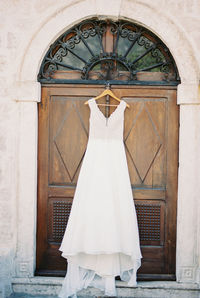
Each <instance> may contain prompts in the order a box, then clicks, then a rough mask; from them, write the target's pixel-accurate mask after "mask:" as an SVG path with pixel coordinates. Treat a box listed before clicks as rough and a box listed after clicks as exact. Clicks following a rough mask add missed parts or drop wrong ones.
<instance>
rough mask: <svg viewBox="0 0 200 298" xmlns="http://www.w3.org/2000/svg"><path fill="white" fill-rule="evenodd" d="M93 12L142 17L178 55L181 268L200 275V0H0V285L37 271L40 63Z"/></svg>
mask: <svg viewBox="0 0 200 298" xmlns="http://www.w3.org/2000/svg"><path fill="white" fill-rule="evenodd" d="M90 16H99V17H105V16H109V17H112V18H115V19H117V18H119V17H122V18H129V19H130V20H132V21H135V22H138V23H141V24H142V25H144V26H146V27H148V28H149V29H150V30H152V31H153V32H154V33H155V34H157V35H158V36H159V37H160V38H161V39H162V40H163V41H164V42H165V43H166V44H167V46H168V47H169V48H170V50H171V52H172V54H173V56H174V59H175V60H176V62H177V65H178V68H179V72H180V74H181V81H182V85H181V86H180V87H179V90H178V103H179V104H181V109H180V114H181V118H180V121H181V122H180V125H181V126H180V127H181V128H180V169H179V178H180V179H179V202H178V207H179V209H178V216H179V218H178V223H179V224H178V242H177V248H178V249H180V252H181V251H182V254H181V253H180V254H178V256H177V268H178V269H177V276H178V280H180V281H191V282H200V280H199V279H200V277H199V258H200V245H199V239H198V237H197V235H199V234H200V233H199V225H198V224H199V223H198V218H200V204H198V201H199V200H198V199H199V193H200V181H199V177H200V173H199V169H200V156H199V155H200V153H199V152H198V151H200V150H199V148H200V135H199V134H200V133H199V132H200V106H199V104H200V98H199V89H198V81H199V69H200V51H199V48H200V1H199V0H176V1H173V0H141V1H135V0H129V1H128V0H110V1H107V0H83V1H78V0H77V1H75V0H71V1H70V0H60V1H55V0H43V1H41V0H40V1H39V0H34V1H28V0H6V1H0V32H1V35H0V116H1V122H0V152H1V154H0V189H1V199H0V256H1V260H0V280H1V283H0V286H1V288H0V291H1V290H2V291H4V290H5V289H6V291H7V292H9V291H10V289H9V285H10V283H9V281H10V280H11V279H12V276H15V277H16V276H20V277H23V276H25V277H27V276H32V275H33V272H34V266H35V254H34V252H35V224H34V222H31V223H30V222H29V220H30V218H32V219H33V218H36V181H37V177H36V173H37V101H39V100H40V95H39V92H40V86H39V84H38V83H37V82H36V80H37V78H36V76H37V71H38V69H39V66H40V63H41V60H42V58H43V56H44V54H45V52H46V50H47V49H48V47H49V45H50V44H51V43H52V41H53V40H55V39H56V38H57V37H58V36H59V35H60V34H61V33H62V32H64V31H65V30H66V29H67V28H69V27H71V26H72V25H73V24H74V23H76V22H79V21H80V20H82V19H84V18H88V17H90ZM186 145H187V146H186ZM27 161H29V162H28V163H27ZM25 181H29V184H27V183H25ZM22 206H23V208H22ZM183 229H184V231H185V233H186V239H185V241H184V235H183ZM179 233H180V234H179ZM189 235H191V237H189ZM30 247H31V253H30ZM185 253H186V255H185ZM184 256H186V258H185V257H184ZM189 256H190V257H189ZM184 258H185V259H184ZM1 276H6V279H5V280H4V282H2V280H3V279H1ZM5 285H7V286H8V287H7V288H5Z"/></svg>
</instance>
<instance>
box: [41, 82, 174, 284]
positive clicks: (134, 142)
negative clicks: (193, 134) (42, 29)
mask: <svg viewBox="0 0 200 298" xmlns="http://www.w3.org/2000/svg"><path fill="white" fill-rule="evenodd" d="M103 88H104V87H102V86H91V85H88V86H86V85H65V86H64V85H57V86H50V87H49V86H46V87H45V86H44V87H43V88H42V102H41V104H40V105H39V148H38V222H37V269H36V274H40V275H55V276H63V275H65V272H66V260H65V259H64V258H62V257H61V256H60V252H59V251H58V248H59V246H60V243H61V240H62V237H63V234H64V231H65V227H66V224H67V220H68V216H69V214H70V209H71V204H72V201H73V196H74V191H75V189H76V183H77V179H78V175H79V171H80V168H81V164H82V160H83V158H84V152H85V150H86V146H87V140H88V130H89V114H90V112H89V107H88V105H84V102H85V101H86V100H87V99H89V98H91V97H93V96H96V95H98V94H100V93H101V92H102V91H103ZM112 90H113V92H114V93H115V94H116V96H118V97H120V98H122V99H124V100H125V101H126V102H127V103H129V105H130V109H128V108H126V110H125V123H124V145H125V149H126V155H127V162H128V167H129V174H130V179H131V183H132V187H133V196H134V201H135V205H136V210H137V217H138V223H139V231H140V240H141V248H142V254H143V260H142V266H141V268H140V270H139V271H138V277H139V279H173V278H175V249H176V247H175V245H176V201H177V168H178V107H177V105H176V88H175V87H164V86H162V87H161V86H160V87H139V86H117V85H115V86H114V85H113V86H112ZM100 101H104V99H102V100H100ZM112 101H113V100H112V99H111V102H112ZM113 102H115V103H116V101H113ZM104 108H105V107H103V106H101V109H102V112H104ZM112 111H113V110H112V109H111V110H110V111H109V112H110V113H111V112H112ZM102 187H103V185H102ZM77 220H78V219H77ZM130 237H131V235H130Z"/></svg>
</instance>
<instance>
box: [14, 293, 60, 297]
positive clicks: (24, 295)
mask: <svg viewBox="0 0 200 298" xmlns="http://www.w3.org/2000/svg"><path fill="white" fill-rule="evenodd" d="M9 298H58V296H46V295H37V296H35V295H27V294H20V293H18V294H12V295H10V296H9Z"/></svg>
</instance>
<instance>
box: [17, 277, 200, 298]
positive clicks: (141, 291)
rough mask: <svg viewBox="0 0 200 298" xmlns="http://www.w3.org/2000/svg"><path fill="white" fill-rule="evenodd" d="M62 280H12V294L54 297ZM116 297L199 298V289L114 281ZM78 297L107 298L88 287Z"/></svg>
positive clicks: (165, 283) (188, 285) (166, 283)
mask: <svg viewBox="0 0 200 298" xmlns="http://www.w3.org/2000/svg"><path fill="white" fill-rule="evenodd" d="M62 281H63V278H61V277H30V278H27V277H26V278H13V279H12V286H13V292H14V293H25V294H29V295H34V296H35V297H37V295H38V296H39V295H47V296H48V295H52V296H56V295H57V294H58V292H59V291H60V288H61V284H62ZM116 288H117V297H125V298H131V297H135V298H136V297H137V298H139V297H147V298H150V297H153V298H165V297H166V298H168V297H170V298H174V297H181V298H193V297H195V298H196V297H198V298H200V288H199V286H198V285H197V284H194V283H193V284H192V283H178V282H175V281H145V282H138V285H137V287H135V288H133V287H128V286H127V284H126V283H125V282H122V281H116ZM78 297H80V298H81V297H82V298H83V297H84V298H90V297H98V298H101V297H107V298H108V296H102V292H101V291H100V290H98V289H95V288H91V287H88V288H87V289H84V290H82V291H80V292H79V295H78Z"/></svg>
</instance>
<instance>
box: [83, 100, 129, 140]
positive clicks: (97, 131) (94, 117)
mask: <svg viewBox="0 0 200 298" xmlns="http://www.w3.org/2000/svg"><path fill="white" fill-rule="evenodd" d="M88 103H89V107H90V118H89V121H90V128H89V139H107V140H120V141H123V130H124V110H125V108H126V102H125V101H124V100H121V101H120V103H119V105H118V106H117V108H116V109H115V110H114V111H113V112H112V113H111V115H110V116H109V117H108V118H106V117H105V116H104V114H103V113H102V112H101V110H100V109H99V107H98V105H97V103H96V101H95V99H94V98H91V99H89V101H88Z"/></svg>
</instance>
